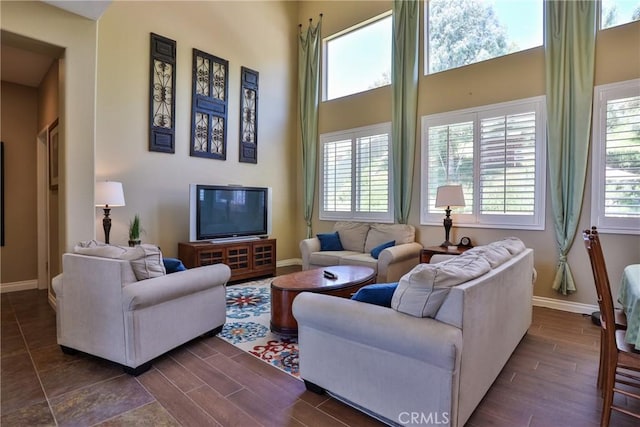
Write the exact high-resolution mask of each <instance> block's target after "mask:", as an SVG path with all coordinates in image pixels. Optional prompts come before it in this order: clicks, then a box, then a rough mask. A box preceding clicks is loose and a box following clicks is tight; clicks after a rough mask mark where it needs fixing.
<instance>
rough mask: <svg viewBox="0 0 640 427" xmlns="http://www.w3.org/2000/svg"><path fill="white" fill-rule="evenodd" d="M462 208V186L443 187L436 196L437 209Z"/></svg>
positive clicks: (463, 204)
mask: <svg viewBox="0 0 640 427" xmlns="http://www.w3.org/2000/svg"><path fill="white" fill-rule="evenodd" d="M447 206H449V207H453V206H455V207H462V206H465V203H464V193H463V192H462V185H441V186H440V187H438V193H437V194H436V206H435V207H436V208H443V207H447Z"/></svg>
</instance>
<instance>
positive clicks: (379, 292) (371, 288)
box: [351, 282, 398, 307]
mask: <svg viewBox="0 0 640 427" xmlns="http://www.w3.org/2000/svg"><path fill="white" fill-rule="evenodd" d="M397 287H398V283H397V282H396V283H376V284H373V285H368V286H363V287H362V288H360V290H358V292H356V293H355V295H354V296H352V297H351V299H352V300H356V301H360V302H366V303H369V304H375V305H381V306H383V307H391V298H392V297H393V293H394V292H395V290H396V288H397Z"/></svg>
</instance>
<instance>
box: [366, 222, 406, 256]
mask: <svg viewBox="0 0 640 427" xmlns="http://www.w3.org/2000/svg"><path fill="white" fill-rule="evenodd" d="M415 237H416V229H415V227H414V226H413V225H409V224H377V223H374V224H371V228H370V229H369V233H368V234H367V240H366V241H365V243H364V251H365V252H366V253H370V252H371V249H373V248H375V247H376V246H378V245H380V244H382V243H384V242H388V241H390V240H395V241H396V245H402V244H404V243H411V242H415Z"/></svg>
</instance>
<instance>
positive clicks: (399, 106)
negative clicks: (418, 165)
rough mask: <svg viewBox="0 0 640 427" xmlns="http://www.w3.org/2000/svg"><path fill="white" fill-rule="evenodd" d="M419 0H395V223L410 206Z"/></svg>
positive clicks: (404, 220)
mask: <svg viewBox="0 0 640 427" xmlns="http://www.w3.org/2000/svg"><path fill="white" fill-rule="evenodd" d="M419 19H420V4H419V1H418V0H394V2H393V46H392V64H393V65H392V72H391V90H392V95H391V97H392V101H391V114H392V129H391V141H392V144H393V149H392V153H393V203H394V207H395V219H396V222H397V223H400V224H406V223H407V221H408V219H409V210H410V208H411V191H412V189H413V165H414V159H415V151H416V124H417V120H418V119H417V108H418V40H419V28H418V27H419Z"/></svg>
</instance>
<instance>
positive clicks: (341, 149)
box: [323, 140, 352, 212]
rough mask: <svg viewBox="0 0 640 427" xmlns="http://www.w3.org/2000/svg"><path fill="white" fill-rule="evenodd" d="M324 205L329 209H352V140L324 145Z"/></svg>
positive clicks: (336, 210) (345, 210) (341, 210)
mask: <svg viewBox="0 0 640 427" xmlns="http://www.w3.org/2000/svg"><path fill="white" fill-rule="evenodd" d="M323 150H324V152H323V154H324V156H323V169H324V174H323V180H324V189H325V191H324V193H323V206H324V207H325V209H326V210H328V211H334V212H350V211H351V158H352V156H351V140H342V141H333V142H327V143H325V144H324V145H323Z"/></svg>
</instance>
